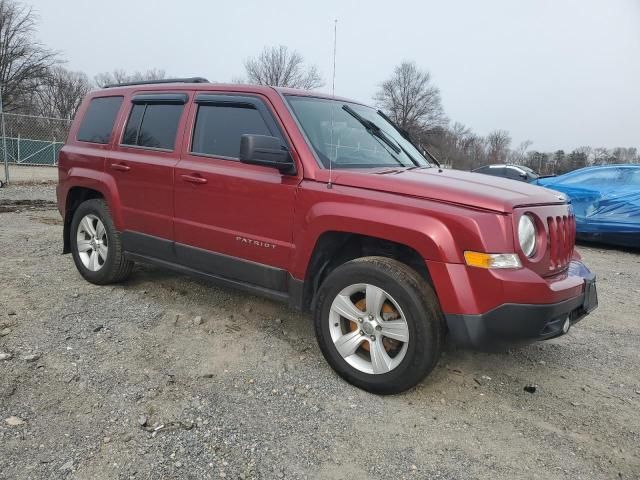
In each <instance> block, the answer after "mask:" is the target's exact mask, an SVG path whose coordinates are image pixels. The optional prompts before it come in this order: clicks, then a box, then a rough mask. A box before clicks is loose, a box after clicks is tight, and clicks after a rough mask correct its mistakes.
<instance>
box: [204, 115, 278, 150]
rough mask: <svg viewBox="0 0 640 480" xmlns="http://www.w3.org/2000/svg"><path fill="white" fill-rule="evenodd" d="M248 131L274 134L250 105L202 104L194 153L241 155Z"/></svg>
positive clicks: (257, 133)
mask: <svg viewBox="0 0 640 480" xmlns="http://www.w3.org/2000/svg"><path fill="white" fill-rule="evenodd" d="M245 133H252V134H256V135H274V133H272V132H271V130H270V129H269V127H268V125H267V123H266V121H265V119H264V118H263V117H262V114H261V113H260V111H258V110H257V109H256V108H255V107H254V106H253V105H250V104H242V103H239V104H226V105H225V104H217V105H206V104H202V105H200V106H199V107H198V114H197V116H196V125H195V128H194V131H193V143H192V146H191V152H192V153H201V154H205V155H215V156H217V157H229V158H238V157H239V156H240V137H241V136H242V135H244V134H245Z"/></svg>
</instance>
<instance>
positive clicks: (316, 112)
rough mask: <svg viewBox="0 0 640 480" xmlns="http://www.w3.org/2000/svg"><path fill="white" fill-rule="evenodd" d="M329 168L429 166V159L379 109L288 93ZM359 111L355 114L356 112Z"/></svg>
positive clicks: (325, 165)
mask: <svg viewBox="0 0 640 480" xmlns="http://www.w3.org/2000/svg"><path fill="white" fill-rule="evenodd" d="M286 99H287V101H288V102H289V105H290V106H291V109H292V110H293V113H294V115H295V116H296V118H297V120H298V122H299V123H300V126H301V127H302V130H303V131H304V133H305V135H306V137H307V139H308V140H309V143H310V144H311V147H312V148H313V150H314V151H315V153H316V155H317V156H318V158H319V160H320V162H321V163H322V165H323V166H324V167H325V168H329V164H331V166H332V167H333V168H373V167H415V166H420V167H426V166H429V165H430V162H429V160H427V159H426V158H425V156H424V155H423V154H422V152H420V151H419V150H418V149H417V148H416V147H415V146H414V145H413V144H412V143H411V142H410V141H408V140H407V139H406V138H405V137H404V136H403V135H402V134H401V133H400V132H399V131H398V130H397V129H396V128H395V127H394V126H393V125H392V124H391V123H389V121H388V120H387V119H386V118H385V117H383V116H382V115H380V113H379V112H377V111H376V110H374V109H373V108H370V107H365V106H363V105H358V104H355V103H348V102H342V101H338V100H332V99H323V98H314V97H301V96H292V95H290V96H287V97H286ZM354 114H355V115H354Z"/></svg>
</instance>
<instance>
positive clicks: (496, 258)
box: [464, 251, 522, 268]
mask: <svg viewBox="0 0 640 480" xmlns="http://www.w3.org/2000/svg"><path fill="white" fill-rule="evenodd" d="M464 260H465V262H466V263H467V265H469V266H470V267H478V268H520V267H522V264H521V263H520V259H519V258H518V255H516V254H515V253H482V252H470V251H466V252H464Z"/></svg>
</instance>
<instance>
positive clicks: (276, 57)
mask: <svg viewBox="0 0 640 480" xmlns="http://www.w3.org/2000/svg"><path fill="white" fill-rule="evenodd" d="M244 68H245V70H246V73H247V81H248V82H249V83H255V84H258V85H271V86H274V87H290V88H304V89H306V90H311V89H314V88H319V87H322V86H323V85H324V81H323V80H322V76H321V75H320V72H319V71H318V69H317V68H316V66H315V65H310V66H305V64H304V58H303V57H302V55H300V54H299V53H298V52H296V51H295V50H294V51H289V49H288V48H287V47H285V46H284V45H280V46H279V47H265V48H264V50H262V53H261V54H260V55H258V56H257V57H254V58H248V59H247V60H246V61H245V62H244Z"/></svg>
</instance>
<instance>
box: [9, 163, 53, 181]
mask: <svg viewBox="0 0 640 480" xmlns="http://www.w3.org/2000/svg"><path fill="white" fill-rule="evenodd" d="M0 179H1V180H2V181H3V182H4V181H5V180H6V178H5V170H4V163H0ZM57 181H58V169H57V168H56V167H37V166H33V165H9V182H10V183H11V185H18V184H25V183H37V184H46V183H55V182H57Z"/></svg>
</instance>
